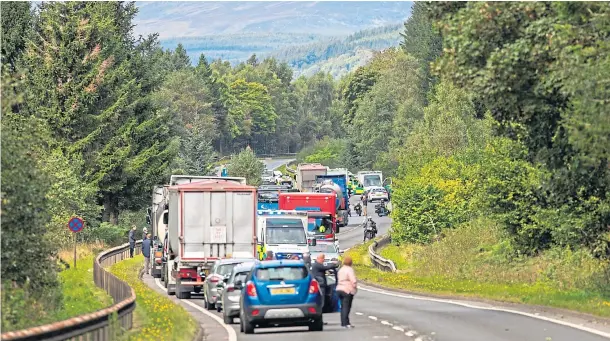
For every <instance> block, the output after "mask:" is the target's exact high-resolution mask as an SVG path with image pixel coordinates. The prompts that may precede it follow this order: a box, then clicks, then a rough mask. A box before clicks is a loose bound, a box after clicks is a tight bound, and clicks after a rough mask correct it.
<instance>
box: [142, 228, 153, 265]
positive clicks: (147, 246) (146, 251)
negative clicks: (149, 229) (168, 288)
mask: <svg viewBox="0 0 610 341" xmlns="http://www.w3.org/2000/svg"><path fill="white" fill-rule="evenodd" d="M151 249H152V244H151V240H150V233H149V234H147V235H145V236H144V240H142V255H143V256H144V273H145V274H147V275H148V272H149V270H150V250H151Z"/></svg>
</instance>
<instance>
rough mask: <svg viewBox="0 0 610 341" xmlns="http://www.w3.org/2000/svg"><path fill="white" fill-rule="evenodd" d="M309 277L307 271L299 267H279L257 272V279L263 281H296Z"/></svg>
mask: <svg viewBox="0 0 610 341" xmlns="http://www.w3.org/2000/svg"><path fill="white" fill-rule="evenodd" d="M305 277H307V269H306V268H305V267H298V266H278V267H275V268H265V269H257V270H256V278H257V279H259V280H261V281H294V280H299V279H303V278H305Z"/></svg>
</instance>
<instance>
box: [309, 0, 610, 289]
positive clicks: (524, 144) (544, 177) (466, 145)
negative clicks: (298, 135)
mask: <svg viewBox="0 0 610 341" xmlns="http://www.w3.org/2000/svg"><path fill="white" fill-rule="evenodd" d="M608 17H610V5H609V4H608V3H601V2H600V3H582V2H567V3H566V2H561V3H559V2H555V3H545V2H536V3H529V2H446V3H444V2H435V3H423V2H417V3H415V4H414V6H413V10H412V16H411V17H410V18H409V19H408V20H407V22H406V23H405V27H404V33H403V41H402V43H401V46H400V48H398V49H390V50H387V51H384V52H383V53H380V54H378V55H376V56H375V57H374V58H373V59H372V60H371V62H370V63H368V64H367V65H366V66H365V67H362V68H359V69H357V70H356V71H355V72H353V73H351V74H350V75H348V76H346V77H345V78H344V79H342V80H341V81H340V82H339V92H340V93H341V96H340V102H341V105H339V106H340V107H341V108H342V112H343V125H344V130H345V134H344V135H341V136H336V137H334V138H333V137H332V136H329V137H328V138H326V139H323V140H321V141H319V142H318V143H317V144H316V145H314V146H310V147H308V148H306V149H304V150H303V151H302V152H301V153H300V155H299V159H301V160H305V161H311V162H322V163H324V164H327V165H329V166H333V167H335V166H345V165H347V166H349V168H350V169H352V170H353V171H357V170H361V169H379V170H382V171H384V174H386V175H389V176H391V177H392V178H393V187H392V188H393V191H394V194H393V195H392V206H393V207H394V209H393V212H392V218H393V224H392V229H391V236H392V240H393V242H394V243H396V244H400V245H403V246H404V247H407V245H422V244H423V245H426V244H430V243H434V242H436V241H440V240H443V239H444V237H445V236H446V235H453V236H455V235H459V234H460V233H462V234H465V235H468V236H470V237H471V238H474V239H473V240H471V241H469V244H470V245H473V246H472V247H473V249H472V250H470V249H468V250H464V251H462V250H460V252H469V253H470V254H471V256H469V257H470V258H468V261H465V262H463V263H461V264H454V263H451V262H449V264H452V266H453V265H455V267H453V268H451V269H444V270H442V271H445V272H444V273H432V271H428V272H427V275H432V276H445V275H447V274H449V273H450V274H452V276H454V277H455V278H457V279H460V280H464V279H471V280H472V279H473V278H465V276H471V275H472V276H479V277H477V278H476V279H474V280H481V281H483V280H489V278H491V277H493V276H491V275H490V274H489V273H488V272H489V271H491V272H493V271H496V270H497V269H501V270H500V271H506V273H507V274H511V275H510V276H508V277H509V279H508V280H509V281H512V280H516V279H517V277H519V274H520V273H521V272H523V269H525V268H529V267H534V269H533V270H532V272H531V273H532V277H531V278H528V279H527V280H526V282H527V283H534V284H535V283H540V282H544V283H553V285H555V286H556V287H557V288H574V287H576V288H577V289H578V290H583V292H600V291H602V292H604V293H605V295H606V296H605V297H610V292H608V288H610V267H609V266H608V258H610V166H609V163H608V159H609V156H610V155H609V153H610V140H609V138H610V121H609V118H610V115H608V112H609V111H610V88H609V87H608V77H609V72H610V58H609V57H608V56H609V54H608V52H609V49H610V45H609V41H610V40H609V39H608V38H609V36H610V27H609V26H608V25H609V21H608V20H607V18H608ZM469 231H470V232H469ZM490 235H491V237H489V238H488V239H485V240H483V238H484V237H487V236H490ZM454 239H455V238H454ZM453 247H454V248H460V246H459V245H453ZM422 257H423V256H422ZM540 257H543V258H544V259H546V260H545V261H544V263H542V264H539V265H536V264H537V263H533V259H535V258H540ZM420 262H425V259H420ZM425 264H427V263H425ZM499 264H504V265H502V267H499ZM536 266H539V268H537V270H536V269H535V267H536ZM473 269H478V270H476V271H475V270H473ZM493 269H496V270H493ZM541 269H544V270H541ZM511 276H513V277H511ZM505 283H509V282H505Z"/></svg>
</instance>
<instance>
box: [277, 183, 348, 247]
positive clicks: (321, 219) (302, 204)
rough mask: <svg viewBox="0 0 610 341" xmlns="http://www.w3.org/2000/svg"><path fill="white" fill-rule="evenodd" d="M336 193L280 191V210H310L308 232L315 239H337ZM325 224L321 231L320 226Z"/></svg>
mask: <svg viewBox="0 0 610 341" xmlns="http://www.w3.org/2000/svg"><path fill="white" fill-rule="evenodd" d="M336 201H337V195H336V194H335V193H280V196H279V208H280V210H295V211H305V212H308V226H307V230H308V232H309V233H310V234H311V235H313V236H314V237H315V239H324V240H330V241H335V240H336V233H337V217H336V215H337V214H336V211H337V208H336ZM321 225H325V227H326V230H325V231H324V232H321V231H320V230H319V227H320V226H321Z"/></svg>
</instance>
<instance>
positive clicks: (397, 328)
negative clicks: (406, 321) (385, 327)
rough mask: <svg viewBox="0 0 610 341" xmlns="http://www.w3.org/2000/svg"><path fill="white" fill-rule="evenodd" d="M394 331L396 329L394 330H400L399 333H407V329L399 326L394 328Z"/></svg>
mask: <svg viewBox="0 0 610 341" xmlns="http://www.w3.org/2000/svg"><path fill="white" fill-rule="evenodd" d="M392 329H394V330H398V331H399V332H404V331H405V329H404V328H402V327H399V326H394V327H392Z"/></svg>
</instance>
